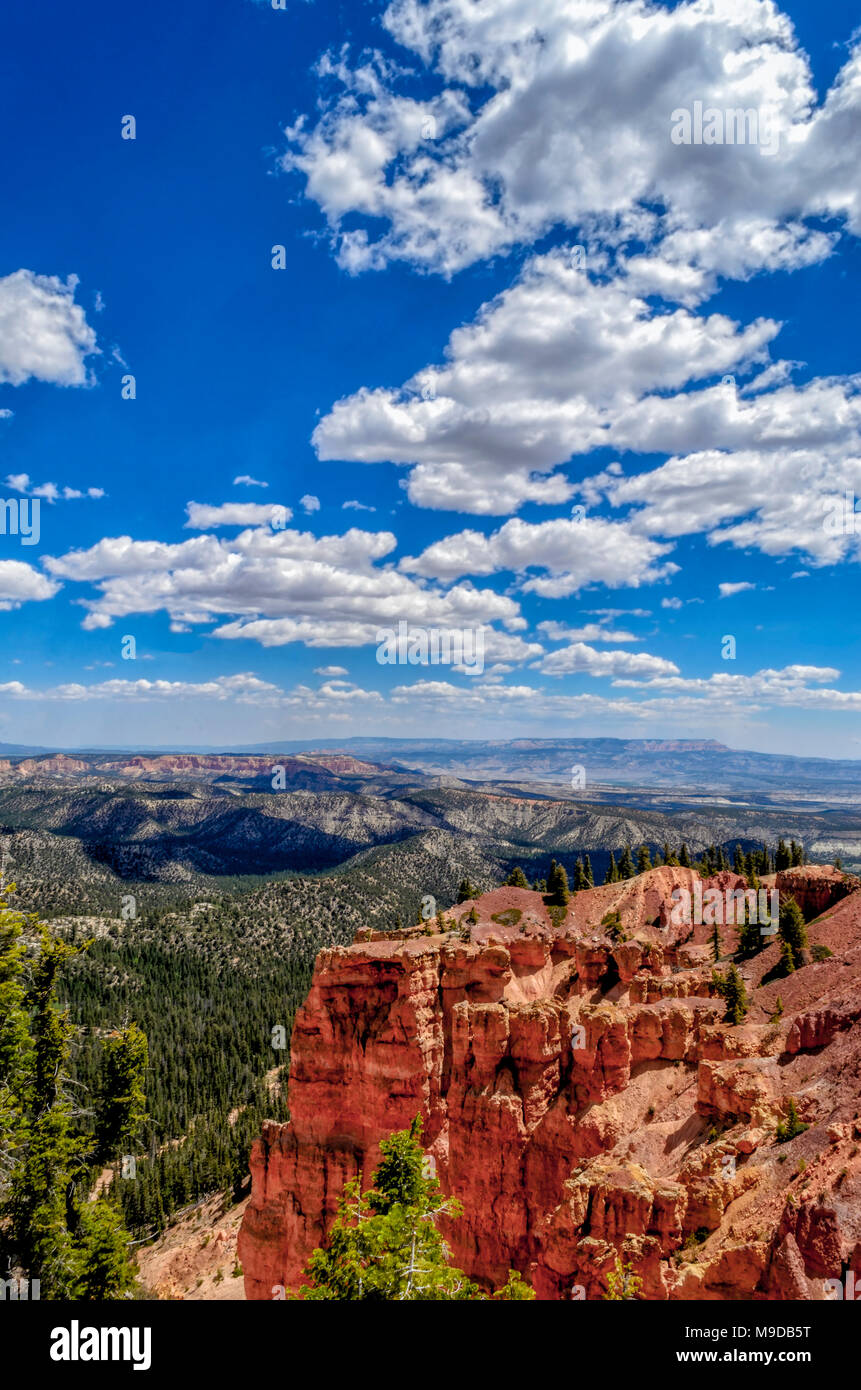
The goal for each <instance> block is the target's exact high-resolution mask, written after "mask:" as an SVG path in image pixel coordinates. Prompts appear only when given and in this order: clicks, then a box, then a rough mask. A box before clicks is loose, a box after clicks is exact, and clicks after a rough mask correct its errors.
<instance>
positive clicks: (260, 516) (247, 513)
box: [185, 502, 293, 531]
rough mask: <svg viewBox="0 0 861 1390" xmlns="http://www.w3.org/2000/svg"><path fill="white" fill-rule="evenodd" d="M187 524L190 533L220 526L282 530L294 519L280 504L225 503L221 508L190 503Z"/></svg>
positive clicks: (200, 503)
mask: <svg viewBox="0 0 861 1390" xmlns="http://www.w3.org/2000/svg"><path fill="white" fill-rule="evenodd" d="M186 511H187V512H188V520H187V522H186V523H185V525H186V529H187V530H189V531H211V530H214V529H215V528H217V527H219V526H265V525H266V524H267V523H268V524H269V525H270V526H275V527H278V528H282V527H284V526H286V525H287V522H288V521H290V520H291V519H292V517H293V513H292V511H291V510H290V508H289V507H282V506H281V504H280V503H279V502H267V503H263V502H224V503H223V504H222V505H221V506H220V507H212V506H209V505H208V504H207V503H205V502H189V504H188V506H187V508H186Z"/></svg>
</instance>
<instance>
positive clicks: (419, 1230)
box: [301, 1118, 534, 1302]
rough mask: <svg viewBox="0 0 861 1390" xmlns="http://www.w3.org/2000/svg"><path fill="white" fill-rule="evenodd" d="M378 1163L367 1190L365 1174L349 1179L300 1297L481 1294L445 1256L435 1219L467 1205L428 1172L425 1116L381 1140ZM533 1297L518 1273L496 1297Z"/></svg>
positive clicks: (455, 1297) (460, 1297) (469, 1297)
mask: <svg viewBox="0 0 861 1390" xmlns="http://www.w3.org/2000/svg"><path fill="white" fill-rule="evenodd" d="M380 1154H381V1158H380V1163H379V1165H378V1167H377V1168H376V1170H375V1172H374V1174H373V1177H372V1183H373V1186H372V1188H371V1189H370V1191H367V1192H364V1193H363V1192H362V1190H361V1181H360V1179H358V1178H357V1179H355V1180H354V1181H353V1182H350V1183H347V1185H346V1187H345V1188H344V1191H343V1194H342V1196H341V1198H340V1201H339V1203H338V1214H337V1216H336V1218H335V1222H334V1224H333V1226H332V1228H331V1230H330V1231H329V1234H328V1237H327V1244H326V1247H325V1248H320V1249H317V1250H315V1251H314V1252H313V1254H312V1255H311V1257H310V1259H309V1260H308V1263H307V1266H306V1270H305V1278H306V1279H307V1280H308V1283H307V1284H305V1285H304V1286H303V1287H302V1289H301V1296H302V1297H304V1298H305V1299H308V1300H312V1301H321V1300H341V1301H343V1300H350V1301H360V1300H361V1301H372V1302H389V1301H397V1302H404V1301H421V1302H428V1301H446V1302H463V1301H473V1300H484V1299H485V1298H486V1295H484V1294H482V1292H481V1290H480V1289H479V1287H478V1285H477V1284H475V1283H473V1282H472V1281H471V1280H470V1279H468V1278H467V1276H466V1275H465V1274H464V1273H463V1271H462V1270H459V1269H455V1268H453V1267H452V1266H450V1265H449V1264H447V1262H446V1257H447V1253H448V1247H447V1246H446V1243H445V1241H444V1240H443V1237H442V1234H441V1232H440V1231H439V1230H438V1228H437V1223H438V1222H439V1220H440V1219H441V1218H443V1217H445V1218H448V1219H456V1218H457V1217H459V1216H460V1215H461V1212H462V1207H461V1205H460V1203H459V1202H458V1201H457V1200H456V1199H453V1198H448V1199H446V1198H445V1197H444V1196H443V1194H442V1191H441V1189H440V1185H439V1183H438V1181H437V1180H436V1178H433V1177H426V1176H425V1174H424V1170H423V1165H424V1155H423V1154H422V1149H421V1120H420V1119H418V1118H417V1119H416V1120H415V1121H414V1122H413V1124H412V1126H411V1127H410V1129H409V1130H403V1131H401V1132H400V1133H398V1134H393V1135H392V1136H391V1137H390V1138H389V1139H384V1140H383V1141H382V1143H381V1144H380ZM495 1296H496V1297H497V1298H502V1299H506V1300H507V1299H517V1300H524V1299H529V1298H531V1297H534V1295H533V1294H532V1291H531V1289H529V1287H528V1285H526V1284H525V1283H524V1281H523V1280H522V1279H521V1277H520V1275H519V1274H517V1273H516V1272H515V1271H511V1272H510V1274H509V1280H508V1283H507V1284H506V1285H505V1287H504V1288H503V1289H500V1290H499V1291H498V1292H497V1294H496V1295H495Z"/></svg>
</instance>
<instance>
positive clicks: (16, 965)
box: [0, 899, 145, 1300]
mask: <svg viewBox="0 0 861 1390" xmlns="http://www.w3.org/2000/svg"><path fill="white" fill-rule="evenodd" d="M25 934H26V937H27V939H28V965H29V970H28V974H27V976H26V977H25V976H24V973H23V969H22V964H23V959H24V957H23V952H22V946H23V938H24V937H25ZM89 945H90V943H89V942H88V943H85V944H84V945H82V946H74V945H70V944H68V943H66V942H64V941H61V940H59V939H58V938H57V937H55V936H53V935H52V933H51V931H50V930H49V928H48V927H47V926H46V925H45V924H44V923H42V922H39V921H38V920H37V919H36V918H35V917H32V916H31V917H29V918H26V919H25V918H23V917H22V916H21V915H20V914H19V913H15V912H13V911H12V910H11V909H9V908H8V906H7V904H6V903H5V901H3V900H2V899H0V1005H2V1007H0V1064H2V1066H3V1071H2V1072H0V1255H2V1256H4V1257H5V1260H6V1262H7V1267H10V1266H11V1264H12V1262H13V1261H14V1263H15V1265H16V1266H18V1267H20V1268H21V1269H23V1270H24V1271H25V1274H26V1277H27V1278H28V1279H31V1280H32V1279H38V1280H39V1281H40V1285H41V1296H42V1297H43V1298H45V1299H54V1300H64V1299H77V1298H110V1297H119V1296H121V1295H122V1294H124V1293H126V1292H127V1291H128V1290H129V1289H130V1288H131V1287H132V1284H133V1280H134V1274H133V1270H132V1266H131V1264H130V1261H129V1258H128V1233H127V1232H126V1231H125V1229H124V1227H123V1223H122V1220H121V1218H120V1216H119V1213H118V1212H117V1211H116V1210H115V1208H114V1207H113V1206H112V1205H111V1204H110V1203H109V1202H108V1201H107V1200H106V1199H104V1198H100V1199H98V1200H96V1201H94V1202H90V1201H88V1194H89V1189H90V1187H91V1185H92V1179H93V1172H92V1169H91V1167H90V1162H91V1157H92V1156H91V1154H90V1152H89V1147H90V1141H89V1140H88V1138H87V1136H86V1135H85V1134H84V1132H83V1130H82V1127H81V1125H80V1121H81V1120H82V1119H83V1118H84V1115H85V1112H84V1111H82V1110H81V1108H80V1104H79V1102H78V1101H77V1100H76V1099H73V1098H72V1096H73V1091H72V1077H71V1076H70V1051H71V1040H72V1037H73V1034H74V1031H75V1030H74V1029H73V1027H72V1024H71V1022H70V1018H69V1012H68V1009H64V1008H61V1007H60V1005H59V1004H58V1002H57V993H58V985H59V980H60V976H61V973H62V971H63V968H64V966H65V964H66V962H67V961H68V960H69V959H70V958H72V957H74V956H77V955H79V954H80V953H81V952H82V951H83V950H85V949H87V947H88V946H89ZM140 1036H141V1037H142V1036H143V1035H140ZM13 1047H14V1048H15V1055H14V1056H13V1055H12V1048H13ZM144 1048H145V1039H144ZM118 1055H119V1054H118ZM121 1070H122V1069H120V1071H119V1072H115V1073H112V1072H111V1068H110V1066H109V1067H108V1074H109V1075H113V1076H114V1079H116V1078H117V1077H118V1076H119V1075H120V1074H121ZM131 1089H132V1092H133V1097H132V1099H131V1101H130V1103H129V1104H126V1103H124V1102H123V1100H122V1099H121V1098H120V1096H119V1093H118V1092H115V1091H110V1092H108V1093H106V1095H107V1096H108V1097H109V1100H110V1103H109V1104H108V1105H107V1107H106V1112H105V1113H106V1115H110V1116H111V1120H110V1122H108V1121H106V1128H105V1130H104V1133H105V1134H107V1133H108V1127H107V1126H108V1123H110V1125H114V1124H115V1122H117V1121H119V1123H120V1127H122V1124H123V1123H124V1122H125V1121H127V1120H128V1119H129V1118H130V1117H131V1116H132V1115H133V1114H138V1113H139V1109H140V1107H139V1101H140V1100H142V1098H141V1097H139V1096H138V1093H137V1087H135V1086H133V1087H132V1088H131ZM112 1132H113V1133H114V1134H116V1133H117V1132H118V1131H117V1130H116V1128H114V1129H113V1131H112Z"/></svg>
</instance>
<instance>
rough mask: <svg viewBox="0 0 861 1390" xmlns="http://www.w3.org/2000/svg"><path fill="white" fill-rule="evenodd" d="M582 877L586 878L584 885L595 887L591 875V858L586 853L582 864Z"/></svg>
mask: <svg viewBox="0 0 861 1390" xmlns="http://www.w3.org/2000/svg"><path fill="white" fill-rule="evenodd" d="M583 877H584V878H585V880H586V887H587V888H594V887H595V879H594V877H593V875H592V861H591V859H590V858H589V856H588V854H587V855H586V859H585V861H584V864H583Z"/></svg>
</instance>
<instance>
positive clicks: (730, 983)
mask: <svg viewBox="0 0 861 1390" xmlns="http://www.w3.org/2000/svg"><path fill="white" fill-rule="evenodd" d="M712 984H713V985H715V987H716V988H717V991H718V993H719V994H720V995H721V996H722V998H723V1001H724V1003H725V1004H726V1014H725V1015H724V1021H725V1022H726V1023H734V1024H738V1023H743V1022H744V1018H745V1015H746V1014H747V1010H748V1002H747V990H746V989H745V987H744V980H743V979H742V978H741V975H740V974H739V972H738V970H737V969H736V967H735V966H734V965H731V966H730V968H729V970H728V971H727V973H726V974H725V975H721V973H720V971H719V970H715V971H713V972H712Z"/></svg>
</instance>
